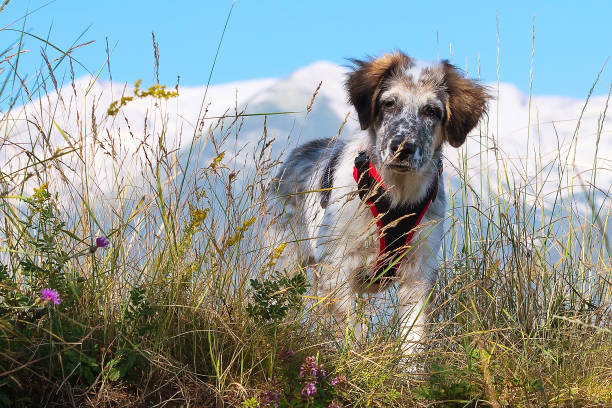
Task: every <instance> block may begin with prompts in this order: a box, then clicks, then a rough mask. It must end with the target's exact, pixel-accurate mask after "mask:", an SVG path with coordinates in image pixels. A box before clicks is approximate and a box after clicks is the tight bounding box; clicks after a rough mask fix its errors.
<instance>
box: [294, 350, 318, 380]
mask: <svg viewBox="0 0 612 408" xmlns="http://www.w3.org/2000/svg"><path fill="white" fill-rule="evenodd" d="M298 375H299V377H300V378H306V377H314V379H315V381H316V377H317V376H320V377H325V369H324V368H323V366H322V365H319V364H318V363H317V358H316V357H315V356H310V357H306V358H305V359H304V362H303V363H302V365H300V372H299V374H298Z"/></svg>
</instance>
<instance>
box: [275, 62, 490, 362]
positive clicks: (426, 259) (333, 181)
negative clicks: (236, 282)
mask: <svg viewBox="0 0 612 408" xmlns="http://www.w3.org/2000/svg"><path fill="white" fill-rule="evenodd" d="M353 62H354V64H355V68H354V70H353V71H352V72H351V73H350V74H349V76H348V80H347V81H346V87H347V90H348V94H349V99H350V102H351V103H352V104H353V106H354V107H355V110H356V111H357V115H358V117H359V123H360V125H361V129H362V131H361V132H358V133H357V134H355V135H354V136H353V137H352V138H351V139H350V140H348V141H346V142H344V141H341V140H333V139H319V140H314V141H312V142H309V143H306V144H304V145H302V146H300V147H298V148H296V149H294V150H293V151H292V152H291V153H290V154H289V156H288V158H287V160H286V161H285V162H284V164H283V165H282V166H281V168H280V171H279V173H278V175H277V177H276V178H275V180H274V181H273V183H272V188H271V189H270V191H271V192H272V193H273V194H274V195H275V197H277V198H280V200H274V201H275V202H276V204H277V205H280V206H281V207H282V210H283V216H282V217H280V218H279V220H280V221H279V222H277V224H276V229H275V230H274V231H275V232H273V234H276V235H277V236H276V239H277V240H278V238H280V239H281V240H284V241H286V242H288V243H293V245H292V246H289V247H287V248H286V249H285V255H286V256H285V259H284V265H285V266H288V262H295V260H296V258H297V259H298V260H299V259H301V260H302V261H304V262H306V263H308V264H310V265H313V264H316V265H317V266H318V268H317V269H316V270H317V275H318V279H317V280H318V282H317V285H316V288H317V295H318V296H320V297H321V298H324V297H327V298H328V299H327V300H328V301H329V304H330V308H331V311H332V313H333V315H334V316H335V317H336V319H337V320H338V321H343V320H346V319H347V316H351V315H352V313H350V312H351V308H352V305H353V296H354V294H356V293H359V292H365V291H378V290H382V289H384V288H386V287H388V286H389V284H390V283H391V282H397V284H398V292H397V293H398V299H397V300H398V304H399V307H400V314H401V316H403V320H402V335H403V339H404V342H403V344H404V347H403V349H404V350H405V351H406V352H408V351H410V350H413V349H414V345H415V344H418V343H419V342H420V341H421V339H422V337H423V335H424V333H425V323H426V317H425V316H426V312H425V306H426V303H427V302H426V299H427V298H428V296H429V295H430V292H431V290H432V285H433V283H434V282H435V280H436V255H437V253H438V251H439V249H440V245H441V242H442V234H443V223H442V221H443V219H444V214H445V206H446V197H445V192H444V185H443V180H442V177H441V176H440V174H441V172H442V157H441V155H442V147H443V145H444V143H445V142H448V143H449V144H450V145H451V146H453V147H459V146H461V145H462V144H463V142H464V141H465V139H466V136H467V134H468V133H469V132H470V131H471V130H472V129H473V128H474V127H475V126H476V125H477V123H478V121H479V120H480V118H481V116H482V115H483V114H484V112H485V109H486V103H487V100H488V99H489V95H488V93H487V91H486V89H485V88H484V87H483V86H481V85H479V84H478V83H477V82H475V81H473V80H470V79H467V78H465V77H464V76H463V75H462V74H461V73H460V72H459V71H458V70H457V69H456V68H455V67H454V66H453V65H451V64H449V63H448V62H447V61H442V62H435V63H421V62H418V61H415V60H414V59H412V58H410V57H409V56H407V55H405V54H403V53H401V52H395V53H393V54H385V55H383V56H381V57H379V58H375V59H370V60H367V61H360V60H354V61H353ZM276 208H277V211H278V207H276ZM277 242H278V241H277ZM349 321H350V320H349Z"/></svg>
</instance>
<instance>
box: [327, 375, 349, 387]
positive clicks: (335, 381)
mask: <svg viewBox="0 0 612 408" xmlns="http://www.w3.org/2000/svg"><path fill="white" fill-rule="evenodd" d="M345 382H346V376H345V375H337V376H335V377H334V378H332V380H331V385H332V386H334V387H335V386H336V385H338V384H340V383H345Z"/></svg>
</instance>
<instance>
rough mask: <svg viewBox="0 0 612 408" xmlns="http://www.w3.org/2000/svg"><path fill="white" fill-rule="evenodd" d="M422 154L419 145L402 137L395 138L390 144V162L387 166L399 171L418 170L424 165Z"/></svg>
mask: <svg viewBox="0 0 612 408" xmlns="http://www.w3.org/2000/svg"><path fill="white" fill-rule="evenodd" d="M422 156H423V154H422V152H421V148H420V147H419V145H417V144H416V143H414V142H412V141H410V140H409V139H406V138H402V137H395V138H393V139H392V140H391V143H389V158H390V160H389V162H388V163H387V166H389V167H391V168H392V169H394V170H397V171H409V170H418V169H419V168H420V167H421V165H422V160H421V159H422Z"/></svg>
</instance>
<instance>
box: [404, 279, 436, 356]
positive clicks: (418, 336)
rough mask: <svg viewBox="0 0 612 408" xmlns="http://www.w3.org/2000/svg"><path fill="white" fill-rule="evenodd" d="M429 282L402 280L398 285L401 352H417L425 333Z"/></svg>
mask: <svg viewBox="0 0 612 408" xmlns="http://www.w3.org/2000/svg"><path fill="white" fill-rule="evenodd" d="M431 288H432V285H431V281H430V280H429V279H427V278H425V279H423V280H422V281H416V280H408V279H405V280H402V281H400V283H399V287H398V291H397V298H398V304H399V312H400V318H401V326H400V327H401V336H402V352H403V353H404V354H405V355H406V354H411V353H414V352H415V351H418V350H419V348H420V347H421V346H422V344H423V340H424V338H425V335H426V333H427V314H428V313H427V312H428V307H427V306H428V300H429V297H430V294H431Z"/></svg>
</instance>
